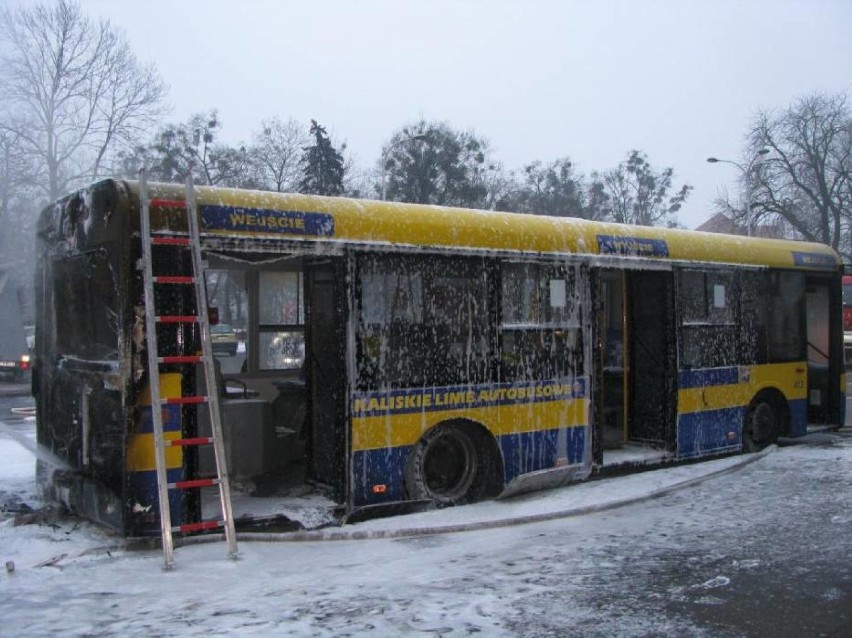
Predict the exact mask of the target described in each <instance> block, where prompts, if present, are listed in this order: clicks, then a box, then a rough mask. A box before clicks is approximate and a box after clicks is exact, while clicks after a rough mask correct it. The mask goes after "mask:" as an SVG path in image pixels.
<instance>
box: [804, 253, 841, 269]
mask: <svg viewBox="0 0 852 638" xmlns="http://www.w3.org/2000/svg"><path fill="white" fill-rule="evenodd" d="M793 263H794V264H796V265H797V266H802V267H805V268H837V260H836V259H835V257H834V255H825V254H823V253H806V252H798V251H795V250H794V251H793Z"/></svg>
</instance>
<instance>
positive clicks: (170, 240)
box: [151, 235, 189, 246]
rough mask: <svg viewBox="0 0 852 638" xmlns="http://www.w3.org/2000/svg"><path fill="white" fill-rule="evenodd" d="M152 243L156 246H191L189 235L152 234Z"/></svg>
mask: <svg viewBox="0 0 852 638" xmlns="http://www.w3.org/2000/svg"><path fill="white" fill-rule="evenodd" d="M151 243H152V244H154V245H155V246H189V237H172V236H166V235H152V236H151Z"/></svg>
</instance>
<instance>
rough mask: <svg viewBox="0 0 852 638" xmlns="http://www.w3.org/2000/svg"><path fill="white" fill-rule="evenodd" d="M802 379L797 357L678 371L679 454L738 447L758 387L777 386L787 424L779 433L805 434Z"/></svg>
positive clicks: (688, 455) (689, 455) (692, 455)
mask: <svg viewBox="0 0 852 638" xmlns="http://www.w3.org/2000/svg"><path fill="white" fill-rule="evenodd" d="M806 385H807V384H806V382H805V364H804V363H802V362H798V363H797V362H792V363H775V364H765V365H753V366H730V367H725V368H709V369H704V370H682V371H681V372H680V374H679V375H678V420H677V454H678V458H682V459H683V458H695V457H701V456H705V455H709V454H721V453H724V452H730V451H736V450H738V449H740V447H741V446H742V432H743V424H744V422H745V419H746V416H747V413H748V407H749V405H750V404H751V402H752V400H753V399H754V398H755V396H756V395H757V394H758V393H759V392H761V391H763V390H771V391H773V392H778V393H780V395H781V396H783V397H784V399H785V400H786V403H787V409H788V412H789V417H790V427H789V430H788V431H786V432H782V434H783V435H786V436H801V435H803V434H805V433H806V432H807V416H808V415H807V411H808V406H807V397H806V392H807V390H806Z"/></svg>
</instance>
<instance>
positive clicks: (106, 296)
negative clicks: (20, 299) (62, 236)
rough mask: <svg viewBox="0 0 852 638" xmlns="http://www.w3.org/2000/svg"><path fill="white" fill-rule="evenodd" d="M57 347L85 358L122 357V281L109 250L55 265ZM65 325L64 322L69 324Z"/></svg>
mask: <svg viewBox="0 0 852 638" xmlns="http://www.w3.org/2000/svg"><path fill="white" fill-rule="evenodd" d="M53 268H54V272H53V276H54V290H53V294H54V299H55V300H56V301H55V309H56V311H57V316H56V324H57V328H56V339H57V346H58V348H59V349H60V351H62V352H63V353H65V354H69V355H75V356H77V357H79V358H81V359H92V360H105V359H115V358H117V357H118V350H119V347H118V344H119V333H120V331H121V327H120V326H119V325H118V323H117V322H118V299H117V292H118V282H117V281H115V280H114V272H115V269H113V268H112V265H111V264H110V261H109V256H108V253H107V251H106V250H97V251H91V252H86V253H82V254H78V255H76V256H73V257H68V258H63V259H57V260H56V261H55V262H54V264H53ZM66 322H67V325H66V326H63V325H62V324H63V323H66Z"/></svg>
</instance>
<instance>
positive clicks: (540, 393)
mask: <svg viewBox="0 0 852 638" xmlns="http://www.w3.org/2000/svg"><path fill="white" fill-rule="evenodd" d="M585 396H586V380H585V379H583V378H580V379H574V380H566V379H551V380H549V381H535V382H530V383H499V384H495V383H485V384H478V385H460V386H447V387H437V388H404V389H400V390H388V391H385V392H356V393H353V395H352V403H351V407H352V415H353V416H354V417H370V416H384V415H386V414H410V413H413V412H434V411H443V410H454V409H462V408H484V407H493V406H498V405H514V404H517V403H543V402H547V401H564V400H566V399H582V398H584V397H585Z"/></svg>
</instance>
